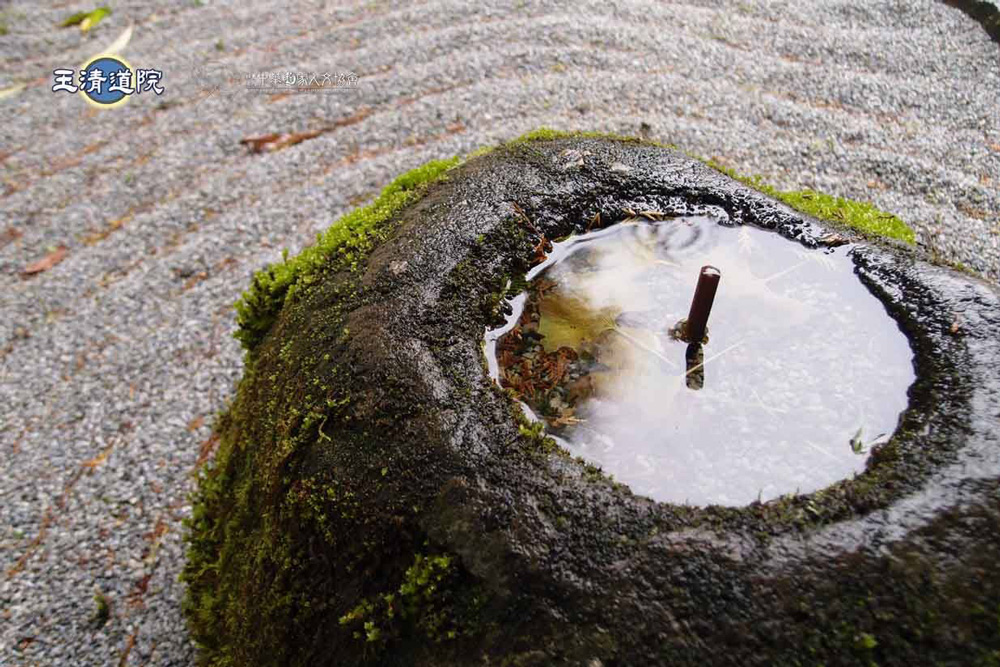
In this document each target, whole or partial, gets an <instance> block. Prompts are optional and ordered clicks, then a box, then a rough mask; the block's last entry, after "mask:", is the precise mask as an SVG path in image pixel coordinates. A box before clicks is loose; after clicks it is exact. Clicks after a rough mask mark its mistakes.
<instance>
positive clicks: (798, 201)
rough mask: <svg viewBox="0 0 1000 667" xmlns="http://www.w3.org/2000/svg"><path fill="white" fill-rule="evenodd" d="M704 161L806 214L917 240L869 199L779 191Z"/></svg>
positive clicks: (880, 234) (870, 232)
mask: <svg viewBox="0 0 1000 667" xmlns="http://www.w3.org/2000/svg"><path fill="white" fill-rule="evenodd" d="M693 157H694V156H693ZM699 159H701V158H699ZM703 161H704V162H705V164H707V165H708V166H710V167H712V168H713V169H715V170H716V171H720V172H722V173H723V174H725V175H726V176H729V177H730V178H732V179H735V180H737V181H740V182H741V183H743V184H744V185H748V186H750V187H751V188H753V189H755V190H758V191H760V192H763V193H764V194H766V195H767V196H769V197H774V198H775V199H777V200H778V201H781V202H783V203H785V204H787V205H788V206H790V207H792V208H794V209H795V210H796V211H799V212H801V213H805V214H806V215H811V216H813V217H814V218H818V219H820V220H825V221H827V222H832V223H834V224H838V225H846V226H848V227H851V228H852V229H856V230H858V231H859V232H861V233H863V234H866V235H869V236H877V237H885V238H891V239H896V240H897V241H902V242H904V243H908V244H910V245H913V244H914V243H915V242H916V235H915V234H914V232H913V229H912V228H911V227H910V226H909V225H907V224H906V223H905V222H903V221H902V220H900V219H899V218H898V217H896V216H895V215H893V214H892V213H886V212H885V211H881V210H879V209H877V208H875V206H873V205H872V204H870V203H868V202H857V201H853V200H851V199H845V198H843V197H835V196H833V195H828V194H824V193H822V192H816V191H814V190H778V189H777V188H775V187H773V186H771V185H768V184H767V183H765V182H764V181H763V180H761V178H760V177H759V176H744V175H742V174H738V173H736V172H735V171H734V170H732V169H729V168H727V167H723V166H722V165H720V164H718V163H717V162H714V161H713V160H703Z"/></svg>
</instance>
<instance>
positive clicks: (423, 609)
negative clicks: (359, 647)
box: [338, 553, 461, 644]
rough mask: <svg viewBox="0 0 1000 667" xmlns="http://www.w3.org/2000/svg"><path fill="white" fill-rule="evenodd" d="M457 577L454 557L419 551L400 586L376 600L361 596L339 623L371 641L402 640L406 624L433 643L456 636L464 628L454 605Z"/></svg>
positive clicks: (355, 634)
mask: <svg viewBox="0 0 1000 667" xmlns="http://www.w3.org/2000/svg"><path fill="white" fill-rule="evenodd" d="M455 579H456V570H455V568H454V557H452V556H449V555H445V554H436V555H424V554H419V553H418V554H417V555H416V557H415V558H414V561H413V564H412V565H410V567H408V568H407V570H406V572H405V574H404V575H403V582H402V583H401V584H400V585H399V587H398V589H396V590H395V591H393V592H391V593H382V594H381V595H379V596H378V597H376V598H375V599H374V601H373V600H372V599H371V598H364V599H362V600H361V601H360V602H359V603H358V605H357V606H356V607H354V609H352V610H351V611H349V612H348V613H346V614H344V615H343V616H341V617H340V619H339V620H338V623H339V624H340V625H341V626H346V627H348V628H352V634H353V637H354V638H355V639H357V640H360V641H363V642H365V643H368V644H385V643H387V642H389V641H392V640H394V639H399V638H400V637H401V636H403V635H404V634H405V633H406V631H407V629H408V628H407V626H412V627H415V628H416V629H417V630H418V631H419V632H420V633H421V634H423V635H424V636H426V637H427V639H429V640H431V641H433V642H441V641H446V640H450V639H456V638H457V637H458V636H459V634H460V632H461V630H460V628H459V622H458V621H457V620H456V618H455V614H454V613H453V611H454V610H453V608H452V607H453V603H454V600H453V597H454V595H453V591H452V590H451V589H453V588H454V584H455Z"/></svg>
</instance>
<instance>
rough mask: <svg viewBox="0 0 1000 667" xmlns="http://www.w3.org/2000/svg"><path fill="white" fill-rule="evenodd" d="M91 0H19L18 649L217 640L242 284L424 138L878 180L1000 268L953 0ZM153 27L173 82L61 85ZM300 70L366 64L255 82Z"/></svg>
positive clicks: (5, 306) (101, 650)
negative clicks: (210, 596)
mask: <svg viewBox="0 0 1000 667" xmlns="http://www.w3.org/2000/svg"><path fill="white" fill-rule="evenodd" d="M92 8H93V6H90V5H81V4H78V3H50V4H47V5H46V6H43V7H38V6H36V5H35V4H34V3H29V2H13V3H8V4H5V5H2V6H0V24H2V25H3V26H5V27H6V29H7V33H6V34H4V35H2V36H0V90H2V91H4V92H3V93H0V96H2V99H0V127H2V130H0V175H2V183H0V664H2V665H35V664H38V665H50V664H66V665H108V664H111V665H115V664H121V665H189V664H191V663H192V660H193V649H192V646H191V644H190V641H189V639H188V637H187V634H186V633H185V630H184V624H183V619H182V616H181V613H180V600H181V598H182V595H183V589H182V586H181V584H179V583H178V581H177V575H178V573H179V571H180V568H181V565H182V562H183V545H182V539H181V538H182V527H181V520H182V519H183V518H184V517H185V516H187V515H188V513H189V507H188V504H187V494H188V493H189V492H190V490H191V488H192V482H193V479H194V474H195V471H196V468H197V466H198V462H199V459H202V460H204V458H205V455H207V454H208V453H209V452H210V451H211V445H212V443H211V440H210V439H209V435H210V424H211V421H212V419H213V415H214V414H215V413H217V412H218V411H219V410H220V409H223V408H224V406H225V405H226V402H227V400H229V398H230V397H231V396H232V394H233V387H234V383H235V381H236V380H237V378H238V377H239V374H240V365H241V352H240V349H239V346H238V344H237V343H236V342H235V341H234V340H233V339H232V338H231V333H232V331H233V328H234V317H233V311H232V309H231V304H232V302H233V301H234V300H235V299H236V298H237V297H238V295H239V293H240V291H241V290H242V289H243V288H244V287H245V286H246V285H247V283H248V280H249V277H250V275H251V274H252V272H253V271H254V270H256V269H258V268H260V267H262V266H264V265H265V264H266V263H268V262H273V261H276V260H278V259H279V258H280V254H281V250H282V249H283V248H289V249H290V250H291V251H292V252H295V251H297V250H298V249H300V248H301V247H302V246H303V245H304V244H307V243H309V242H310V240H311V239H313V238H314V236H315V234H316V233H317V232H318V231H320V230H322V229H324V228H326V227H327V226H328V225H329V224H330V223H331V222H332V221H333V220H334V219H335V218H336V217H337V216H338V215H340V214H342V213H344V212H345V211H347V210H349V209H351V208H353V207H354V206H356V205H359V204H361V203H364V202H365V201H367V200H368V199H370V198H371V197H372V196H373V195H374V194H375V193H376V192H377V191H378V189H379V188H380V187H381V186H382V185H384V184H385V183H387V182H388V181H389V180H390V179H391V178H392V177H393V176H395V175H397V174H399V173H401V172H402V171H404V170H406V169H409V168H411V167H414V166H417V165H419V164H421V163H422V162H424V161H426V160H428V159H431V158H440V157H446V156H451V155H454V154H456V153H465V152H468V151H470V150H472V149H474V148H476V147H478V146H481V145H484V144H491V143H495V142H498V141H501V140H505V139H509V138H512V137H515V136H517V135H519V134H521V133H523V132H525V131H528V130H531V129H534V128H536V127H538V126H540V125H550V126H554V127H558V128H561V129H588V130H602V131H611V132H619V133H625V134H643V135H645V136H649V137H650V138H654V139H658V140H660V141H664V142H670V143H674V144H677V145H679V146H681V147H682V148H684V149H686V150H689V151H691V152H693V153H696V154H699V155H703V156H706V157H713V158H715V159H717V160H718V161H719V162H722V163H724V164H727V165H729V166H732V167H734V168H736V169H737V170H739V171H741V172H746V173H757V174H761V175H763V176H764V177H765V178H766V179H767V180H768V181H770V182H771V183H773V184H775V185H776V186H779V187H781V188H789V189H790V188H801V187H812V188H818V189H821V190H824V191H827V192H831V193H834V194H838V195H843V196H848V197H853V198H857V199H864V200H870V201H872V202H874V203H875V204H876V205H878V206H879V207H881V208H883V209H885V210H888V211H891V212H894V213H896V214H898V215H899V216H900V217H902V218H903V219H905V220H906V221H907V222H909V223H910V224H911V225H912V226H913V227H914V228H915V229H916V230H917V235H918V239H919V242H920V243H921V244H923V245H925V246H926V247H928V248H930V249H932V250H934V251H935V252H936V253H938V254H939V255H940V256H941V257H942V258H944V259H947V260H951V261H956V262H962V263H963V264H965V265H966V266H968V267H970V268H972V269H973V270H976V271H978V272H980V273H981V274H983V275H985V276H988V277H990V278H992V279H996V278H997V277H998V276H1000V247H998V245H1000V243H998V239H1000V220H998V213H1000V196H998V190H1000V120H998V100H1000V57H998V49H997V46H996V44H993V43H991V42H990V41H989V39H988V38H987V37H986V35H985V33H984V32H983V31H982V29H981V28H980V27H979V26H978V25H977V24H976V23H974V22H973V21H971V20H970V19H968V18H967V17H966V16H965V15H963V14H962V13H961V12H959V11H957V10H955V9H951V8H949V7H946V6H945V5H943V4H941V3H940V2H937V1H936V0H916V1H908V2H899V1H895V0H767V1H765V0H744V1H742V2H727V1H723V0H687V1H686V2H657V1H653V0H637V1H635V2H627V3H626V2H620V3H612V2H605V1H601V2H598V1H591V2H568V1H555V0H543V1H536V0H523V1H521V2H493V1H489V2H477V3H463V2H457V1H450V0H427V1H425V2H409V3H390V2H378V1H376V2H345V3H324V2H302V1H299V2H292V3H278V2H260V1H253V2H229V3H216V2H209V1H208V0H205V1H204V2H199V1H191V0H185V1H182V2H172V3H158V2H157V3H154V2H123V3H118V4H115V5H114V12H113V14H112V15H111V16H109V17H107V18H106V19H105V20H104V21H102V22H101V23H100V24H99V25H97V26H96V27H95V28H93V29H92V30H91V31H90V32H89V33H87V34H83V33H81V31H80V30H79V29H77V28H65V29H62V28H58V27H56V26H57V24H58V23H59V22H60V21H61V20H63V19H64V18H65V17H66V16H68V15H69V14H72V13H74V12H76V11H80V10H83V9H92ZM129 25H132V26H133V33H132V37H131V40H130V42H129V43H128V45H127V47H126V48H125V49H124V51H123V52H122V55H123V56H124V57H125V58H126V59H127V60H128V61H129V62H130V64H132V65H133V66H134V67H155V68H157V69H160V70H162V71H163V72H164V80H163V85H164V87H165V89H166V90H165V92H164V94H163V95H162V96H160V97H157V96H155V95H152V94H149V93H144V94H142V95H141V96H136V97H134V98H133V99H131V100H130V101H129V102H128V104H126V105H125V106H124V107H122V108H119V109H115V110H106V111H98V110H94V109H92V108H91V107H89V106H88V105H87V104H86V103H84V101H83V100H81V99H80V98H79V97H78V96H73V95H68V94H64V93H58V94H57V93H53V92H51V90H50V87H51V84H52V81H51V79H52V74H51V72H52V70H53V69H55V68H57V67H79V65H80V64H82V62H83V61H84V60H86V59H87V58H88V57H89V56H92V55H95V54H97V53H98V52H100V51H102V50H103V49H104V48H105V47H106V46H107V45H108V44H110V43H111V42H112V41H114V40H115V39H116V38H117V37H118V36H119V35H121V34H122V32H123V31H124V30H126V28H127V27H128V26H129ZM289 70H291V71H296V72H306V73H319V74H320V75H322V74H323V73H332V74H336V73H338V72H349V71H352V72H355V73H356V74H357V75H358V76H359V84H358V86H357V87H356V88H351V89H347V90H341V91H338V92H334V93H322V94H289V95H282V94H270V95H269V94H262V93H260V92H254V91H248V90H247V89H246V86H245V82H244V79H245V75H246V74H248V73H251V72H260V71H267V72H285V71H289ZM22 86H23V87H22ZM12 89H13V90H12ZM334 126H335V127H334ZM324 127H326V128H328V131H327V132H325V133H323V134H320V135H319V136H317V137H315V138H312V139H310V140H307V141H303V142H302V143H299V144H297V145H295V146H290V147H288V148H285V149H283V150H280V151H274V152H266V153H262V154H251V152H250V151H249V150H248V148H247V146H245V145H241V144H240V140H241V139H244V138H247V137H252V136H256V135H263V134H268V133H290V132H302V131H308V130H314V129H320V128H324ZM59 246H65V248H66V256H65V259H64V260H63V261H62V262H61V263H59V264H57V265H55V266H53V267H52V268H50V269H49V270H47V271H44V272H42V273H40V274H38V275H35V276H33V277H25V276H23V275H22V271H23V270H24V269H25V267H26V266H28V265H29V264H31V263H32V262H34V261H36V260H39V259H41V258H44V257H46V256H47V255H49V254H50V253H51V251H52V250H53V249H55V248H57V247H59ZM98 593H99V594H101V595H103V596H105V597H106V599H107V600H109V601H110V605H111V606H110V617H109V618H108V620H107V622H106V623H104V624H103V625H102V624H101V623H100V621H99V620H98V618H97V613H96V612H97V604H96V602H95V599H94V597H95V594H98Z"/></svg>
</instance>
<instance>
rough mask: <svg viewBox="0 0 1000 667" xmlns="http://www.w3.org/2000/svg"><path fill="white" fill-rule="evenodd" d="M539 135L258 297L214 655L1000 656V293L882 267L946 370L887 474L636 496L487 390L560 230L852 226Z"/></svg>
mask: <svg viewBox="0 0 1000 667" xmlns="http://www.w3.org/2000/svg"><path fill="white" fill-rule="evenodd" d="M535 139H537V140H534V141H522V142H515V143H512V144H510V145H507V146H505V147H501V148H499V149H496V150H494V151H492V152H490V153H488V154H485V155H481V156H479V157H477V158H475V159H472V160H470V161H469V162H467V163H465V164H464V165H461V166H459V167H457V168H453V165H452V164H438V165H436V166H433V167H432V168H429V169H425V170H423V171H422V172H419V176H413V175H408V176H407V177H404V178H403V179H402V180H401V181H397V183H395V184H394V186H393V187H395V189H390V191H389V194H390V195H391V197H389V198H388V199H385V198H383V199H380V200H379V201H378V202H376V205H377V208H376V209H368V213H365V214H364V215H363V216H360V217H357V218H356V219H355V218H351V220H354V221H355V224H352V226H349V227H348V228H347V229H346V231H345V230H344V229H341V230H340V231H336V232H334V231H331V232H329V233H328V235H327V236H326V237H325V239H326V240H325V241H324V240H322V239H321V243H320V244H319V246H320V248H321V249H320V250H317V251H311V252H312V254H308V253H307V254H306V255H305V257H306V259H304V260H291V261H290V263H289V264H287V267H286V268H287V271H286V268H280V267H278V268H275V269H274V270H272V271H271V272H270V273H266V274H265V275H264V276H263V277H262V278H259V279H258V280H257V282H256V284H255V285H254V286H253V288H252V289H251V291H250V292H248V293H247V295H246V296H245V297H244V300H243V302H242V304H243V305H242V310H241V313H240V314H241V323H242V324H243V327H244V328H243V329H242V332H243V335H242V336H241V338H242V340H243V342H244V343H245V344H246V345H247V348H248V355H247V369H246V372H245V375H244V378H243V380H242V381H241V383H240V387H239V391H238V394H237V397H236V400H235V402H234V404H233V406H232V408H231V410H230V411H229V413H228V414H227V415H226V416H225V417H224V418H222V419H221V420H220V423H219V425H218V429H217V430H218V433H219V436H220V447H219V450H218V454H217V456H216V460H215V462H214V464H213V465H211V466H210V467H209V468H208V469H207V470H206V471H205V472H203V473H202V477H201V479H200V483H199V489H198V492H197V496H196V499H195V500H196V502H195V506H194V513H193V517H192V520H191V522H190V535H189V538H188V539H189V559H188V564H187V567H186V569H185V572H184V579H185V581H186V582H187V586H188V595H187V598H186V601H185V610H186V612H187V614H188V617H189V619H190V625H191V628H192V632H193V634H194V637H195V639H196V641H197V642H198V644H199V645H200V647H201V648H200V658H201V660H202V662H203V663H205V664H214V665H251V664H252V665H435V666H437V665H442V666H443V665H470V664H483V665H551V664H573V665H576V664H580V665H661V664H662V665H667V664H669V665H704V664H706V663H707V664H720V665H728V664H733V665H736V664H739V665H745V664H761V665H765V664H801V665H818V664H827V665H833V664H864V665H868V664H872V663H877V664H879V665H887V664H900V665H903V664H907V665H909V664H915V663H918V662H921V660H923V661H925V662H934V661H937V662H939V663H942V664H969V661H971V663H972V664H975V662H976V661H979V663H981V664H991V663H990V661H991V660H993V661H996V660H997V659H998V656H1000V653H997V651H1000V607H998V604H1000V602H998V601H1000V598H998V594H1000V567H997V566H996V565H995V562H996V561H995V558H996V557H997V556H1000V553H998V552H997V544H998V543H1000V542H998V540H997V537H996V535H997V532H996V530H997V527H998V515H1000V507H998V506H997V502H996V497H997V490H998V489H997V476H998V470H1000V455H998V452H1000V443H998V441H997V438H998V436H997V431H998V429H997V428H996V427H997V415H998V414H1000V370H998V368H997V365H996V363H995V361H996V359H998V358H1000V315H998V312H1000V297H998V295H997V292H996V291H995V289H994V288H991V287H989V286H987V285H985V284H983V283H979V282H976V281H974V280H972V279H970V278H969V277H967V276H964V275H961V274H958V273H956V272H953V271H950V270H947V269H944V268H939V267H934V266H931V265H929V264H926V263H925V262H923V261H922V260H921V259H920V258H919V257H918V255H917V253H918V252H919V251H916V250H908V251H906V250H901V249H900V248H899V247H898V246H892V247H889V246H886V247H882V246H881V245H880V244H878V243H873V244H869V245H865V246H859V247H858V248H857V249H856V250H855V253H854V256H855V262H856V267H857V272H858V275H859V277H860V278H861V279H862V280H863V281H864V282H865V284H866V285H868V286H869V288H870V289H871V290H872V291H873V293H875V294H876V295H877V296H879V297H880V298H882V299H883V300H884V301H885V302H886V307H887V310H888V311H889V313H890V314H891V315H892V316H893V317H894V318H896V319H897V321H898V322H899V324H900V327H901V328H902V329H903V331H904V332H905V333H906V334H907V336H908V337H909V338H910V340H911V344H912V346H913V348H914V352H915V364H916V369H917V375H918V378H919V379H918V381H917V382H916V383H915V384H914V386H913V387H912V388H911V391H910V399H911V407H910V409H909V410H908V411H907V412H906V413H905V415H904V416H903V418H902V419H901V425H900V429H899V431H898V433H897V435H896V436H895V437H893V438H892V439H891V440H890V441H889V442H888V443H887V444H886V445H885V446H883V447H881V448H879V449H878V451H876V452H875V453H874V455H873V456H872V458H871V461H870V463H869V466H868V469H867V470H866V471H865V473H863V474H862V475H859V476H858V477H857V478H856V479H854V480H846V481H843V482H840V483H838V484H835V485H833V486H831V487H828V488H827V489H824V490H822V491H819V492H817V493H814V494H810V495H807V496H795V497H786V498H782V499H779V500H776V501H772V502H769V503H765V504H753V505H750V506H748V507H745V508H738V509H733V508H692V507H681V506H673V505H667V504H661V503H655V502H652V501H650V500H648V499H645V498H641V497H636V496H633V495H632V494H631V493H630V492H629V490H628V489H627V488H625V487H623V486H621V485H618V484H615V483H614V482H613V481H612V480H609V479H608V478H606V477H605V476H603V475H602V474H601V473H600V472H599V471H597V470H595V469H594V468H593V467H591V466H588V465H586V464H584V463H583V462H581V461H578V460H574V459H572V458H570V457H569V456H568V455H567V454H566V453H565V452H563V451H561V450H560V449H559V448H558V447H556V446H555V444H554V443H553V442H552V441H551V440H548V439H546V438H544V437H543V436H542V435H541V434H540V433H539V432H538V431H537V429H535V428H532V427H530V426H529V425H527V424H526V423H524V422H523V421H522V420H521V418H520V417H519V412H518V409H517V407H516V405H515V403H514V401H513V400H512V399H511V398H510V397H509V396H508V395H507V394H505V393H504V392H503V391H501V390H500V389H498V388H497V387H496V386H495V385H494V384H493V383H492V382H491V381H490V380H489V378H488V377H487V374H486V371H485V362H484V359H483V355H482V350H481V344H482V339H483V333H484V329H485V328H486V327H487V326H488V325H490V324H494V323H496V322H498V321H499V320H500V319H501V318H502V313H501V312H500V311H501V308H502V306H503V298H504V295H505V294H506V293H508V292H509V291H511V290H516V289H517V288H516V285H517V284H518V282H519V281H520V280H521V278H522V277H523V274H524V272H525V270H526V269H527V268H528V265H529V262H530V260H531V258H532V256H533V254H534V253H535V249H536V248H538V247H539V244H540V241H541V239H542V237H545V238H546V239H554V238H559V237H561V236H564V235H566V234H568V233H570V232H572V231H574V230H577V231H578V230H582V229H584V228H586V227H587V226H591V225H595V224H607V223H610V222H612V221H614V220H616V219H619V218H621V217H623V216H624V215H626V214H627V213H628V212H629V211H631V212H640V211H644V210H645V211H652V210H655V211H659V212H664V213H685V212H692V211H695V210H698V209H699V207H704V206H716V207H721V208H723V209H725V211H726V212H727V213H728V215H729V217H730V219H731V220H733V222H734V224H735V223H754V224H759V225H761V226H764V227H769V228H772V229H775V230H777V231H779V232H780V233H781V234H783V235H785V236H787V237H788V238H789V239H792V240H795V241H797V242H800V243H803V244H805V245H810V246H812V245H816V244H817V242H818V239H819V238H820V237H822V236H823V235H824V234H825V233H827V230H826V229H824V228H823V227H822V226H820V225H819V223H818V222H817V221H815V220H811V219H809V220H807V219H804V218H803V217H801V215H800V214H799V213H797V212H795V211H793V210H792V209H789V208H787V207H786V206H784V205H782V204H780V203H778V202H776V201H775V200H773V199H770V198H768V197H767V196H765V195H764V194H763V193H761V192H758V191H756V190H753V189H751V188H748V187H746V186H745V185H744V184H741V183H739V182H736V181H734V180H732V179H730V178H728V177H727V176H725V175H724V174H721V173H719V172H717V171H715V170H713V169H710V168H709V167H707V166H705V165H704V164H702V163H700V162H698V161H696V160H692V159H690V158H688V157H686V156H684V155H682V154H679V153H677V152H675V151H672V150H669V149H667V148H664V147H658V146H653V145H648V144H643V143H640V142H635V141H621V140H607V139H599V138H593V137H568V138H567V137H548V136H541V137H535ZM379 202H381V204H380V203H379ZM840 233H844V232H843V230H840ZM542 245H543V246H544V244H542ZM969 581H975V582H976V585H969V583H968V582H969ZM963 661H964V662H963Z"/></svg>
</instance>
